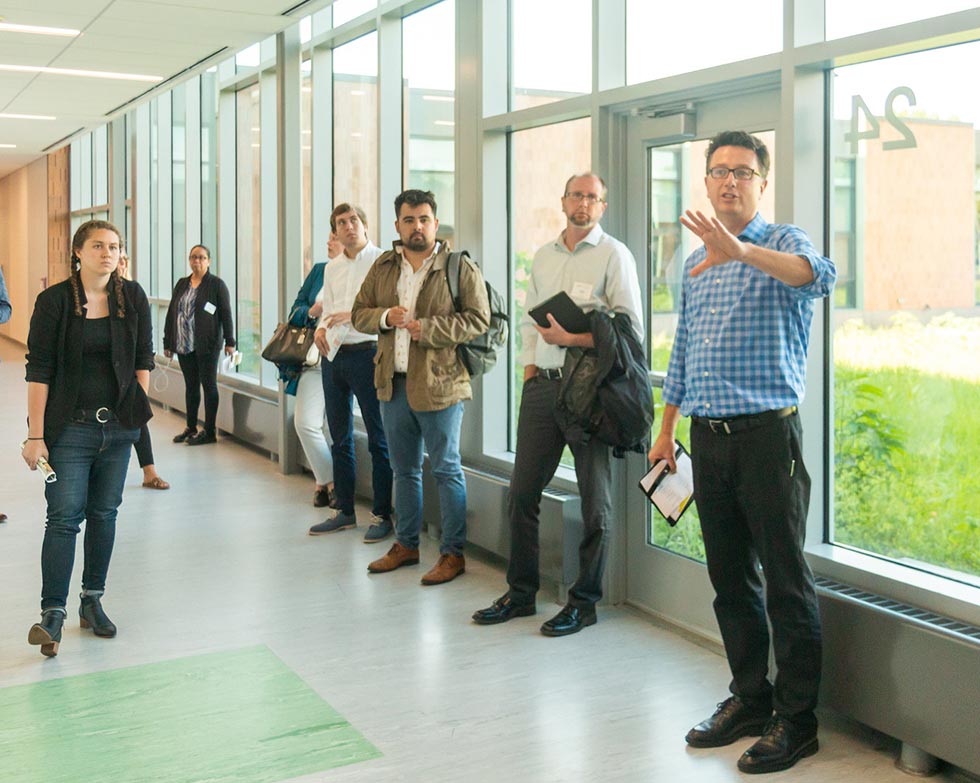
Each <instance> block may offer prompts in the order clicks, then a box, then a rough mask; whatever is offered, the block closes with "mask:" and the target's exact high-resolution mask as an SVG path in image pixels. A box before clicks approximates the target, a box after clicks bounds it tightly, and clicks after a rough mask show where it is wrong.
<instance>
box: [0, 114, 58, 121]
mask: <svg viewBox="0 0 980 783" xmlns="http://www.w3.org/2000/svg"><path fill="white" fill-rule="evenodd" d="M56 119H58V118H57V117H52V116H51V115H50V114H0V120H56Z"/></svg>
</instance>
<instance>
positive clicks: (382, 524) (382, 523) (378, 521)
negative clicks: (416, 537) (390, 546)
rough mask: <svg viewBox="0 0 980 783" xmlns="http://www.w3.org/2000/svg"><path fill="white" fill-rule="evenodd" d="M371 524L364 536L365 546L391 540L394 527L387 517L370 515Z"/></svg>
mask: <svg viewBox="0 0 980 783" xmlns="http://www.w3.org/2000/svg"><path fill="white" fill-rule="evenodd" d="M371 522H372V523H373V524H372V525H371V527H369V528H368V529H367V533H365V534H364V543H365V544H377V543H378V542H379V541H384V540H385V539H386V538H391V535H392V533H394V532H395V526H394V525H393V524H392V523H391V519H389V518H388V517H379V516H377V515H376V514H372V515H371Z"/></svg>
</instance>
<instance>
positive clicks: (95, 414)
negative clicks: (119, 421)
mask: <svg viewBox="0 0 980 783" xmlns="http://www.w3.org/2000/svg"><path fill="white" fill-rule="evenodd" d="M71 420H72V421H84V422H89V423H93V424H106V423H107V422H110V421H116V414H115V411H112V410H110V409H109V408H106V407H102V408H76V409H75V412H74V413H72V415H71Z"/></svg>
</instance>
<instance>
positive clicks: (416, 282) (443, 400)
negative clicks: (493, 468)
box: [351, 190, 490, 585]
mask: <svg viewBox="0 0 980 783" xmlns="http://www.w3.org/2000/svg"><path fill="white" fill-rule="evenodd" d="M395 216H396V220H395V230H396V231H397V232H398V235H399V237H400V238H401V239H400V241H398V242H396V243H395V247H394V250H391V251H389V252H387V253H385V254H384V255H382V256H381V257H380V258H378V260H377V261H376V262H375V263H374V266H372V267H371V269H370V271H369V272H368V274H367V277H366V278H365V279H364V283H363V284H362V285H361V290H360V292H359V293H358V294H357V297H356V299H355V300H354V307H353V309H352V310H351V321H352V323H353V324H354V328H355V329H357V330H358V331H359V332H365V333H367V334H377V335H378V352H377V355H376V356H375V360H374V361H375V368H374V385H375V386H376V387H377V390H378V400H380V401H381V416H382V419H383V420H384V427H385V436H386V438H387V440H388V449H389V454H390V457H391V465H392V468H393V469H394V473H395V514H396V515H397V521H396V524H395V534H396V536H397V541H396V542H395V544H394V545H393V546H392V547H391V549H390V550H389V551H388V553H387V554H386V555H385V556H384V557H382V558H381V559H379V560H375V561H374V562H373V563H371V564H370V565H369V566H368V570H369V571H371V572H372V573H383V572H385V571H393V570H394V569H396V568H399V567H401V566H405V565H414V564H416V563H418V562H419V532H420V530H421V527H422V448H423V444H424V446H425V451H426V452H427V453H428V455H429V462H430V464H431V466H432V474H433V476H434V477H435V480H436V484H437V486H438V488H439V506H440V511H441V515H442V543H441V545H440V547H439V552H440V557H439V561H438V563H436V565H435V566H434V567H433V568H432V570H430V571H429V572H428V573H427V574H426V575H425V576H424V577H422V584H425V585H433V584H442V583H443V582H449V581H451V580H452V579H455V578H456V577H457V576H459V575H460V574H462V573H463V572H464V571H465V570H466V561H465V560H464V558H463V544H464V543H465V541H466V480H465V478H464V477H463V468H462V464H461V462H460V457H459V431H460V426H461V425H462V422H463V400H468V399H470V398H471V397H472V396H473V390H472V388H471V387H470V377H469V374H468V373H467V372H466V368H465V367H464V366H463V363H462V362H461V361H460V359H459V357H458V355H457V351H456V347H457V346H458V345H460V344H461V343H465V342H467V341H469V340H472V339H473V338H474V337H476V336H478V335H480V334H483V333H484V332H486V331H487V329H489V327H490V304H489V302H488V301H487V292H486V286H485V284H484V282H483V275H482V274H480V270H479V269H478V268H477V267H476V265H475V264H473V263H472V262H470V261H469V260H467V259H465V258H464V259H463V261H462V263H461V264H460V280H459V298H460V305H461V308H460V311H459V312H457V311H456V308H455V307H454V306H453V300H452V296H451V294H450V292H449V285H448V282H447V280H446V262H447V260H448V258H449V253H450V248H449V246H448V244H447V243H445V242H438V241H436V231H437V230H438V228H439V220H438V219H437V218H436V201H435V197H434V196H433V195H432V193H430V192H428V191H421V190H406V191H405V192H403V193H402V194H400V195H399V196H398V198H396V199H395Z"/></svg>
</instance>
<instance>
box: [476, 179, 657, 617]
mask: <svg viewBox="0 0 980 783" xmlns="http://www.w3.org/2000/svg"><path fill="white" fill-rule="evenodd" d="M606 193H607V189H606V183H605V182H603V180H602V179H601V178H600V177H597V176H596V175H595V174H592V173H589V172H587V173H585V174H578V175H574V176H572V177H569V179H568V181H567V182H566V183H565V188H564V191H563V192H562V196H561V208H562V212H564V214H565V228H564V229H563V230H562V232H561V234H559V235H558V237H557V238H556V239H554V240H552V241H551V242H548V243H547V244H545V245H543V246H542V247H541V248H539V249H538V251H537V253H535V254H534V262H533V263H532V264H531V275H530V278H529V281H528V286H527V300H526V302H525V315H524V318H523V319H522V320H521V325H520V326H521V334H522V336H523V338H524V339H523V343H524V350H523V352H522V355H521V362H522V363H523V364H524V389H523V394H522V396H521V410H520V415H519V416H518V420H517V453H516V456H515V458H514V470H513V472H512V473H511V480H510V491H509V492H508V498H507V508H508V513H509V516H510V542H511V543H510V552H511V556H510V565H509V566H508V568H507V585H508V589H507V592H506V593H505V594H504V595H502V596H501V597H500V598H498V599H497V600H496V601H494V602H493V603H492V604H491V605H490V606H489V607H487V608H486V609H480V610H479V611H477V612H475V613H474V614H473V621H474V622H475V623H477V624H479V625H493V624H496V623H503V622H507V621H508V620H511V619H513V618H514V617H525V616H529V615H532V614H534V613H535V611H536V607H535V596H536V595H537V592H538V588H539V587H540V581H541V577H540V573H539V567H538V552H539V541H538V527H539V518H538V514H539V510H540V508H541V493H542V492H543V491H544V489H545V487H546V486H548V483H549V482H550V481H551V479H552V477H553V476H554V475H555V470H557V468H558V463H559V462H560V461H561V456H562V453H563V452H564V450H565V447H566V445H568V446H569V448H571V451H572V457H573V458H574V460H575V475H576V477H577V479H578V486H579V492H580V493H581V496H582V523H583V532H582V541H581V543H580V544H579V553H578V561H579V567H578V577H577V578H576V579H575V583H574V584H573V585H572V586H571V587H570V588H569V590H568V601H567V603H566V605H565V606H564V607H563V608H562V609H561V611H560V612H558V614H557V615H555V616H554V617H553V618H551V619H550V620H548V621H547V622H545V623H544V624H543V625H542V626H541V633H543V634H544V635H545V636H568V635H569V634H573V633H578V632H579V631H581V630H582V629H583V628H586V627H588V626H590V625H594V624H595V622H596V609H595V607H596V604H597V603H598V602H599V599H600V598H601V597H602V574H603V571H604V569H605V564H606V549H607V547H606V534H607V531H608V528H609V525H610V522H611V517H612V499H611V494H610V493H611V492H612V490H611V485H612V465H611V460H612V456H611V448H610V447H609V446H607V445H606V444H605V443H603V442H602V441H600V440H599V439H598V438H590V439H588V440H587V441H585V442H576V440H575V438H573V437H571V438H570V437H569V435H568V433H567V432H566V431H565V430H563V429H562V425H561V423H560V418H559V416H558V413H557V411H558V393H559V391H560V389H561V378H562V368H563V367H564V364H565V354H566V352H567V349H568V348H569V347H572V346H577V347H580V348H592V347H593V346H594V341H593V339H592V333H591V332H584V333H582V334H572V333H569V332H567V331H566V330H565V329H564V328H562V326H561V324H559V323H558V322H557V321H556V320H555V318H554V316H553V315H551V314H550V313H549V314H548V321H549V324H550V325H549V326H548V327H547V328H542V327H541V326H540V325H538V324H537V323H535V321H534V319H533V318H531V316H529V315H527V312H528V311H529V310H531V309H532V308H533V307H534V306H535V305H538V304H541V303H542V302H545V301H547V300H548V299H549V298H550V297H552V296H554V295H555V294H557V293H558V292H559V291H564V292H565V293H567V294H568V295H569V296H570V297H571V298H572V300H574V301H575V303H576V304H578V305H580V306H581V307H582V309H583V310H585V311H586V312H591V311H593V310H600V311H603V312H608V313H613V314H621V315H624V316H626V317H627V318H628V319H629V321H630V324H631V325H632V327H633V331H634V332H635V333H636V337H637V340H638V341H639V342H640V343H641V344H642V342H643V316H642V312H643V307H642V304H641V300H640V283H639V280H638V278H637V274H636V260H635V259H634V258H633V254H632V253H631V252H630V250H629V248H628V247H626V245H624V244H623V243H622V242H620V241H619V240H618V239H615V238H614V237H612V236H610V235H609V234H607V233H606V232H605V231H603V230H602V226H600V225H599V221H600V220H602V216H603V215H604V214H605V212H606V206H607V203H606Z"/></svg>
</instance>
